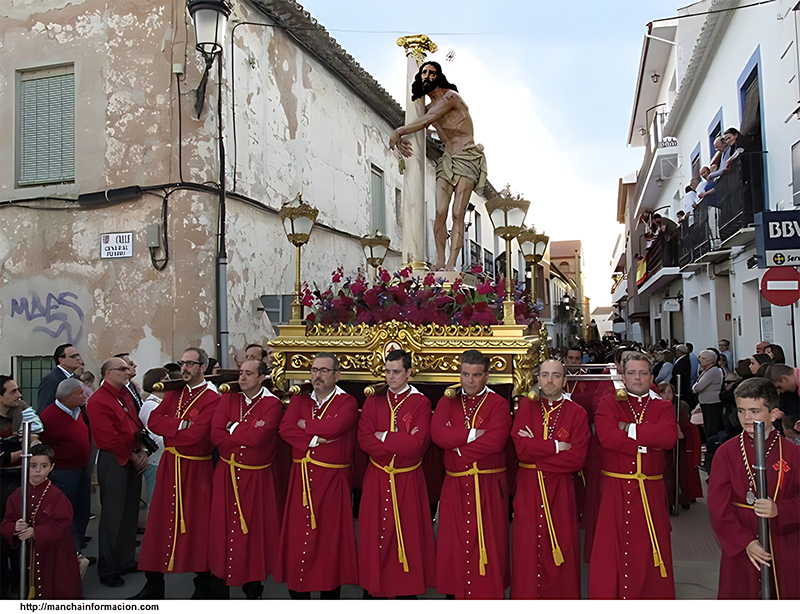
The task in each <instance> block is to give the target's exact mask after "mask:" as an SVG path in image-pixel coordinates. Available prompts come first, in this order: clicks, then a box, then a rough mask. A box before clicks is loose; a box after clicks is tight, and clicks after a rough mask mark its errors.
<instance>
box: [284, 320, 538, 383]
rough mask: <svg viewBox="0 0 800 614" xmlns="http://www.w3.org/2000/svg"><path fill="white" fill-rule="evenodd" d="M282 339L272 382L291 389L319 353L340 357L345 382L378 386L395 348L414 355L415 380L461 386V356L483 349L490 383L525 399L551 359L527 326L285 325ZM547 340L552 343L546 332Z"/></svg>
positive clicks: (404, 323) (307, 372)
mask: <svg viewBox="0 0 800 614" xmlns="http://www.w3.org/2000/svg"><path fill="white" fill-rule="evenodd" d="M279 328H280V336H279V337H277V338H276V339H274V340H273V341H271V342H270V345H271V346H272V347H273V348H274V349H275V357H274V363H273V372H272V380H273V382H274V383H275V384H276V385H277V386H279V387H281V388H283V389H285V388H286V385H287V383H288V382H290V381H292V380H306V379H308V378H309V369H310V368H311V361H312V360H313V357H314V355H315V354H316V353H318V352H333V353H335V354H336V355H337V356H338V357H339V362H340V364H341V367H342V379H344V380H347V381H358V382H369V383H372V382H375V381H382V380H383V379H384V371H385V367H384V357H385V356H386V354H387V353H389V352H390V351H392V350H394V349H403V350H405V351H407V352H410V353H411V356H412V366H413V369H414V373H415V375H414V381H415V382H420V383H431V384H443V385H445V386H450V385H452V384H457V383H459V378H460V371H461V369H460V356H461V353H462V352H464V351H465V350H480V351H481V352H483V353H484V354H486V355H487V356H488V357H489V360H490V364H491V366H490V380H489V381H490V383H491V384H513V390H514V392H513V394H514V395H515V396H516V395H520V394H524V393H525V392H526V391H527V390H528V389H529V388H530V387H531V383H532V381H533V376H532V370H533V368H534V367H535V366H537V365H538V364H539V362H540V361H541V360H543V359H544V358H546V356H547V354H546V347H544V348H540V347H539V346H540V344H541V342H542V333H541V331H540V332H539V334H538V335H537V336H525V331H526V328H525V327H524V326H505V325H499V326H485V327H482V326H477V325H476V326H471V327H464V326H455V325H453V326H439V325H436V324H429V325H425V326H415V325H413V324H409V323H407V322H397V321H392V322H385V323H383V324H378V325H367V324H359V325H355V326H347V325H342V326H337V327H332V326H320V325H316V326H313V327H312V328H311V329H308V330H307V329H306V327H304V326H292V325H289V326H280V327H279ZM544 339H545V340H546V339H547V333H546V329H545V333H544Z"/></svg>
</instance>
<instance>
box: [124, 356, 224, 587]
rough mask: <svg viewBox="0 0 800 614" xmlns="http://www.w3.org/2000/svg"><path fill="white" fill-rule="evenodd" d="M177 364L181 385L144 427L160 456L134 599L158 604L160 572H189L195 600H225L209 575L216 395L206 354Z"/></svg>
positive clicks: (162, 579) (169, 395) (217, 398)
mask: <svg viewBox="0 0 800 614" xmlns="http://www.w3.org/2000/svg"><path fill="white" fill-rule="evenodd" d="M178 364H179V365H180V367H181V378H182V379H183V382H184V384H185V385H184V386H183V387H181V388H180V389H178V390H169V391H168V392H167V393H166V394H165V395H164V400H163V401H161V403H160V404H159V405H158V406H157V407H156V408H155V409H154V410H153V411H152V413H151V414H150V418H149V419H148V421H147V426H148V428H149V429H150V430H151V431H153V432H154V433H155V434H156V435H161V436H162V437H163V438H164V455H163V456H162V457H161V462H160V463H159V465H158V473H157V474H156V487H155V490H154V491H153V498H152V500H151V502H150V514H149V516H148V521H147V528H146V529H145V533H144V538H143V539H142V552H141V554H140V555H139V569H140V570H141V571H144V572H146V573H145V576H146V577H147V584H145V586H144V588H143V589H142V590H141V591H140V592H139V593H138V594H137V595H136V596H135V597H136V598H137V599H163V598H164V574H165V573H189V572H194V573H195V578H194V584H195V589H196V590H195V592H194V595H193V598H195V599H209V598H218V597H225V595H227V588H226V587H225V585H224V582H223V581H221V580H220V579H219V578H214V577H213V576H212V575H211V571H210V567H209V561H208V533H209V519H210V516H211V514H210V508H211V506H210V502H211V484H212V481H213V478H214V466H213V464H212V462H211V459H212V454H213V452H214V444H213V443H212V442H211V420H212V418H213V417H214V410H216V408H217V404H218V402H219V395H218V394H217V393H216V392H215V391H214V390H213V389H211V387H209V385H208V382H206V380H205V378H204V376H203V374H204V372H205V370H206V366H208V354H206V352H205V350H203V349H201V348H197V347H190V348H188V349H187V350H186V351H185V352H184V353H183V357H182V358H181V361H180V362H179V363H178ZM129 396H130V395H129Z"/></svg>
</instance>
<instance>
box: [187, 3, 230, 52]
mask: <svg viewBox="0 0 800 614" xmlns="http://www.w3.org/2000/svg"><path fill="white" fill-rule="evenodd" d="M188 8H189V14H190V15H191V16H192V21H193V22H194V35H195V41H196V42H197V50H198V51H200V52H201V53H202V54H203V55H205V56H213V55H215V54H217V53H219V52H220V51H222V43H223V42H225V30H226V29H227V26H228V17H230V15H231V11H232V10H233V4H232V3H231V2H229V0H189V2H188Z"/></svg>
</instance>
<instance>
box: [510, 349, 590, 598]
mask: <svg viewBox="0 0 800 614" xmlns="http://www.w3.org/2000/svg"><path fill="white" fill-rule="evenodd" d="M563 386H564V365H563V364H561V363H560V362H559V361H557V360H546V361H544V362H543V363H542V364H541V365H540V366H539V387H540V399H539V400H538V401H532V400H530V399H528V398H527V397H523V398H522V399H521V400H520V402H519V409H518V410H517V414H516V416H515V417H514V426H513V427H512V429H511V438H512V439H513V440H514V445H515V447H516V450H517V458H518V459H519V467H520V470H519V473H517V490H516V493H515V495H514V531H513V539H514V541H513V547H512V552H513V560H512V565H511V570H512V571H511V598H512V599H580V598H581V569H580V564H581V561H580V551H581V548H580V540H579V536H578V510H577V506H576V504H575V489H574V487H573V483H572V474H573V473H574V472H575V471H578V470H579V469H580V468H581V467H583V463H584V460H585V459H586V451H587V449H588V447H589V439H590V437H591V433H590V431H589V423H588V420H587V417H586V411H585V410H584V409H583V408H582V407H581V406H580V405H578V404H576V403H573V402H572V401H571V400H569V399H567V398H565V397H564V395H563Z"/></svg>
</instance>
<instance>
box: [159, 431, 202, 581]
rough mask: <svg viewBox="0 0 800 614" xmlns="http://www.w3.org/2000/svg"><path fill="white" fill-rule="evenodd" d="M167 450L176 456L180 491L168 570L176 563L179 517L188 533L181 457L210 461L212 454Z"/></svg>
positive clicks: (182, 530) (177, 481)
mask: <svg viewBox="0 0 800 614" xmlns="http://www.w3.org/2000/svg"><path fill="white" fill-rule="evenodd" d="M164 450H166V451H167V452H169V453H170V454H172V455H173V456H174V457H175V489H176V490H177V492H178V513H177V514H176V515H175V530H174V531H173V532H172V550H171V552H170V555H169V566H168V567H167V571H172V567H173V565H174V564H175V543H176V542H177V541H178V519H179V518H180V524H181V533H186V521H185V520H184V518H183V487H182V485H181V459H184V460H191V461H210V460H211V455H208V456H187V455H186V454H181V453H180V452H178V450H177V449H175V448H173V447H172V446H170V447H167V448H164Z"/></svg>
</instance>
